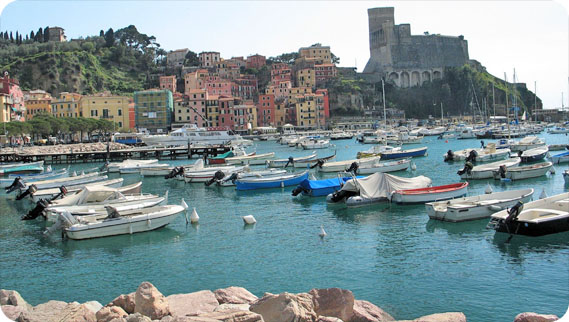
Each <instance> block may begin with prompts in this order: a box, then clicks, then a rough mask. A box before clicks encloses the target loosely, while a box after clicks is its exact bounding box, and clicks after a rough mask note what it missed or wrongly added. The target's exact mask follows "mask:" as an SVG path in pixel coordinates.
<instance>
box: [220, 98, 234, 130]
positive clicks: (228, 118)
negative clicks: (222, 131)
mask: <svg viewBox="0 0 569 322" xmlns="http://www.w3.org/2000/svg"><path fill="white" fill-rule="evenodd" d="M218 103H219V117H218V119H217V126H221V127H224V128H227V129H233V126H234V125H235V117H234V113H233V106H234V105H235V98H234V97H233V96H223V95H222V96H219V100H218Z"/></svg>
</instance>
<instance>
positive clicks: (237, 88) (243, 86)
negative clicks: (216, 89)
mask: <svg viewBox="0 0 569 322" xmlns="http://www.w3.org/2000/svg"><path fill="white" fill-rule="evenodd" d="M231 93H232V95H233V96H236V97H240V98H242V99H251V98H253V97H254V96H256V95H257V77H255V75H241V76H240V77H239V78H237V79H236V80H235V85H234V86H233V88H232V91H231Z"/></svg>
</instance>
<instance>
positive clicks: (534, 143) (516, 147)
mask: <svg viewBox="0 0 569 322" xmlns="http://www.w3.org/2000/svg"><path fill="white" fill-rule="evenodd" d="M544 145H545V141H543V140H542V139H540V138H538V137H536V136H526V137H525V138H522V139H521V140H519V141H518V142H513V143H511V144H510V150H512V152H518V151H525V150H529V149H533V148H537V147H540V146H544Z"/></svg>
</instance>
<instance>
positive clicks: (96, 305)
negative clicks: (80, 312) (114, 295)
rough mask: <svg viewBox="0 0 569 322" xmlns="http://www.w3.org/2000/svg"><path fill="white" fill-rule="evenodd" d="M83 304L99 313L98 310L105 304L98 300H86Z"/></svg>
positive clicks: (94, 312)
mask: <svg viewBox="0 0 569 322" xmlns="http://www.w3.org/2000/svg"><path fill="white" fill-rule="evenodd" d="M82 305H85V307H86V308H88V309H89V310H91V312H93V314H97V312H99V310H100V309H102V308H103V305H102V304H101V303H99V302H97V301H89V302H85V303H83V304H82Z"/></svg>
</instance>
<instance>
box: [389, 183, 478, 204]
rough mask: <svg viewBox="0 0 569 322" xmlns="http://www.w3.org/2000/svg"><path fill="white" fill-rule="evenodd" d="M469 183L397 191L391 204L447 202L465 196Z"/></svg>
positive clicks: (393, 194)
mask: <svg viewBox="0 0 569 322" xmlns="http://www.w3.org/2000/svg"><path fill="white" fill-rule="evenodd" d="M467 189H468V182H459V183H452V184H447V185H442V186H436V187H426V188H418V189H406V190H396V191H394V192H393V193H392V194H391V202H396V203H425V202H431V201H435V200H447V199H452V198H457V197H461V196H464V195H465V194H466V193H467Z"/></svg>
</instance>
